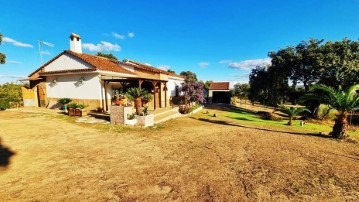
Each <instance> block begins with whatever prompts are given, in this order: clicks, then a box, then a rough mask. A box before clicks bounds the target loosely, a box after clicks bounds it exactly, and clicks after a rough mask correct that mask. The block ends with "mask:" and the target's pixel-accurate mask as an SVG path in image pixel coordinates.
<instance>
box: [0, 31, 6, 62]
mask: <svg viewBox="0 0 359 202" xmlns="http://www.w3.org/2000/svg"><path fill="white" fill-rule="evenodd" d="M1 42H2V34H1V33H0V45H1ZM5 62H6V56H5V54H4V53H0V64H5Z"/></svg>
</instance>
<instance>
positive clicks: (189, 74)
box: [180, 71, 198, 82]
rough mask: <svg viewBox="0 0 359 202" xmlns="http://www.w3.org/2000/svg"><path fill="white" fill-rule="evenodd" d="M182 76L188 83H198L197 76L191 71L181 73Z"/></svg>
mask: <svg viewBox="0 0 359 202" xmlns="http://www.w3.org/2000/svg"><path fill="white" fill-rule="evenodd" d="M180 75H181V76H184V77H185V81H186V82H196V81H198V79H197V75H196V74H195V73H193V72H191V71H182V72H181V73H180Z"/></svg>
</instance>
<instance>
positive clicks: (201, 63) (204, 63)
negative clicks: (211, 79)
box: [198, 62, 209, 67]
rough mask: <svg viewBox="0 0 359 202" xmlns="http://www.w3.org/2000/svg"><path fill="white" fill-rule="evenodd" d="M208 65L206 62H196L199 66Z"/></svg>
mask: <svg viewBox="0 0 359 202" xmlns="http://www.w3.org/2000/svg"><path fill="white" fill-rule="evenodd" d="M208 65H209V63H208V62H200V63H198V66H200V67H207V66H208Z"/></svg>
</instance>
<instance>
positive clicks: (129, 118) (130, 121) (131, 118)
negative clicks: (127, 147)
mask: <svg viewBox="0 0 359 202" xmlns="http://www.w3.org/2000/svg"><path fill="white" fill-rule="evenodd" d="M136 123H137V119H136V114H135V113H132V114H128V115H127V119H126V120H125V124H127V125H136Z"/></svg>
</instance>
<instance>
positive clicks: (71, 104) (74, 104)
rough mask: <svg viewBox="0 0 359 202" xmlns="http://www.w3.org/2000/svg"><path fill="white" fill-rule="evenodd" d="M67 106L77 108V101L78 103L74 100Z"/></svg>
mask: <svg viewBox="0 0 359 202" xmlns="http://www.w3.org/2000/svg"><path fill="white" fill-rule="evenodd" d="M67 107H68V108H73V109H76V108H77V103H76V102H72V103H70V104H68V105H67Z"/></svg>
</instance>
